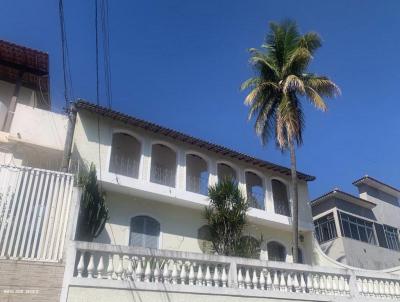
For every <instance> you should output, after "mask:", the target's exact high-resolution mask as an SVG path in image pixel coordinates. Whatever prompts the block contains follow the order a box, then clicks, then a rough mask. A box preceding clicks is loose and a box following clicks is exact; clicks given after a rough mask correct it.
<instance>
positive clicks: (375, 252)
mask: <svg viewBox="0 0 400 302" xmlns="http://www.w3.org/2000/svg"><path fill="white" fill-rule="evenodd" d="M353 184H354V185H355V186H356V187H357V189H358V191H359V196H353V195H350V194H348V193H345V192H342V191H340V190H338V189H336V190H334V191H332V192H329V193H327V194H325V195H323V196H321V197H319V198H317V199H315V200H313V201H312V202H311V207H312V213H313V218H314V224H315V232H316V236H317V238H318V241H319V243H320V245H321V248H322V250H323V251H324V252H325V253H326V254H327V255H328V256H329V257H331V258H333V259H335V260H337V261H339V262H341V263H344V264H347V265H351V266H355V267H360V268H365V269H374V270H379V269H385V268H390V267H395V266H399V265H400V241H399V228H400V221H399V219H398V217H399V215H400V204H399V196H400V191H399V190H398V189H396V188H393V187H391V186H389V185H387V184H385V183H382V182H380V181H379V180H377V179H374V178H372V177H370V176H365V177H362V178H361V179H358V180H356V181H354V182H353Z"/></svg>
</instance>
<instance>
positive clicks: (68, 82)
mask: <svg viewBox="0 0 400 302" xmlns="http://www.w3.org/2000/svg"><path fill="white" fill-rule="evenodd" d="M58 13H59V18H60V32H61V52H62V66H63V81H64V100H65V111H68V110H69V103H70V102H71V101H72V100H73V98H74V96H73V87H72V77H71V69H70V64H69V52H68V40H67V32H66V26H65V18H64V0H59V2H58Z"/></svg>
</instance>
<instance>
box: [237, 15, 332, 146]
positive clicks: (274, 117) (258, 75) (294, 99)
mask: <svg viewBox="0 0 400 302" xmlns="http://www.w3.org/2000/svg"><path fill="white" fill-rule="evenodd" d="M321 45H322V44H321V38H320V37H319V35H318V34H317V33H314V32H309V33H306V34H304V35H301V34H300V33H299V30H298V27H297V25H296V23H295V22H293V21H284V22H282V23H280V24H279V23H275V22H271V23H270V32H269V33H268V35H267V36H266V41H265V44H263V45H262V46H261V49H256V48H252V49H250V50H249V52H250V64H251V65H252V67H253V69H254V71H255V76H253V77H251V78H249V79H248V80H247V81H245V82H243V84H242V86H241V89H242V90H247V89H248V90H249V93H248V95H247V97H246V98H245V101H244V103H245V104H246V105H247V106H249V115H248V116H249V119H253V118H254V119H255V124H254V126H255V131H256V133H257V135H258V136H259V137H260V138H261V140H262V143H263V144H265V143H267V142H268V140H269V139H270V138H271V137H272V138H274V139H275V141H276V143H277V146H278V147H279V148H281V149H286V148H287V147H288V144H289V143H290V142H293V143H297V144H298V145H300V144H301V143H302V137H303V135H302V134H303V129H304V113H303V109H302V106H301V101H302V99H306V100H308V101H309V102H310V103H311V104H313V105H314V106H315V107H316V108H318V109H320V110H322V111H325V110H326V109H327V106H326V103H325V101H324V98H325V97H326V98H333V97H335V96H337V95H339V94H340V89H339V87H338V86H337V85H336V84H335V83H334V82H332V81H331V80H330V79H329V78H328V77H326V76H322V75H317V74H315V73H312V72H310V71H309V66H310V63H311V61H312V60H313V56H314V54H315V52H316V50H317V49H318V48H320V47H321Z"/></svg>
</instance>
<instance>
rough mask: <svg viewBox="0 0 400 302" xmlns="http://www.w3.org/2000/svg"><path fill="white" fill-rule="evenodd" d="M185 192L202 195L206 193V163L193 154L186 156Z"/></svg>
mask: <svg viewBox="0 0 400 302" xmlns="http://www.w3.org/2000/svg"><path fill="white" fill-rule="evenodd" d="M186 191H190V192H194V193H200V194H203V195H207V193H208V169H207V163H206V161H205V160H204V159H202V158H201V157H200V156H197V155H194V154H188V155H186Z"/></svg>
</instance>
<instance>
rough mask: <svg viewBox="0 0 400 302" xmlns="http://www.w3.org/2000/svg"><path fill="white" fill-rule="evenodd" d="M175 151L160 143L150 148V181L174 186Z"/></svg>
mask: <svg viewBox="0 0 400 302" xmlns="http://www.w3.org/2000/svg"><path fill="white" fill-rule="evenodd" d="M175 175H176V153H175V152H174V151H173V150H172V149H171V148H169V147H167V146H165V145H162V144H154V145H153V146H152V148H151V171H150V181H151V182H154V183H158V184H161V185H165V186H169V187H175Z"/></svg>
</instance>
